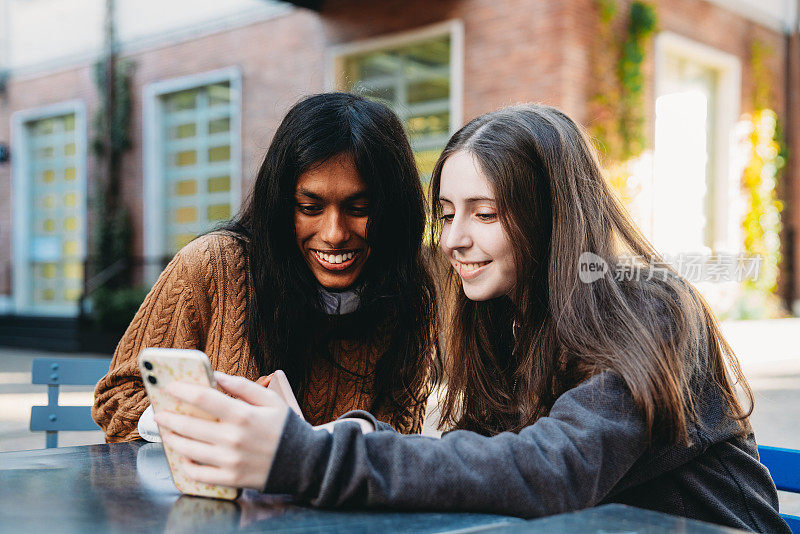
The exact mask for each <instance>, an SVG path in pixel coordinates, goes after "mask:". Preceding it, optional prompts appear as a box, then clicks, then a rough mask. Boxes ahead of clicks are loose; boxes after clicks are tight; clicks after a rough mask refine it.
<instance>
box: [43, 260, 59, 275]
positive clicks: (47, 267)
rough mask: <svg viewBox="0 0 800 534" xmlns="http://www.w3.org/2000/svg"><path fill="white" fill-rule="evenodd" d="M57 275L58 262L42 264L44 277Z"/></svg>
mask: <svg viewBox="0 0 800 534" xmlns="http://www.w3.org/2000/svg"><path fill="white" fill-rule="evenodd" d="M55 277H56V264H55V263H44V264H42V278H55Z"/></svg>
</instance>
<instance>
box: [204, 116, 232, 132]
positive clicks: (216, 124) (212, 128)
mask: <svg viewBox="0 0 800 534" xmlns="http://www.w3.org/2000/svg"><path fill="white" fill-rule="evenodd" d="M230 129H231V119H230V117H224V118H222V119H214V120H213V121H208V133H210V134H215V133H220V132H227V131H228V130H230Z"/></svg>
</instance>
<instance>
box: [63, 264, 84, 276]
mask: <svg viewBox="0 0 800 534" xmlns="http://www.w3.org/2000/svg"><path fill="white" fill-rule="evenodd" d="M64 278H67V279H69V280H80V279H81V278H83V265H81V264H80V263H78V262H70V263H67V264H65V265H64Z"/></svg>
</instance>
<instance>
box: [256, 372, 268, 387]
mask: <svg viewBox="0 0 800 534" xmlns="http://www.w3.org/2000/svg"><path fill="white" fill-rule="evenodd" d="M270 380H272V373H270V374H268V375H266V376H259V377H258V380H256V384H258V385H259V386H264V387H267V386H269V382H270Z"/></svg>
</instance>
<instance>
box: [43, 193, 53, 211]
mask: <svg viewBox="0 0 800 534" xmlns="http://www.w3.org/2000/svg"><path fill="white" fill-rule="evenodd" d="M55 205H56V197H55V196H53V195H45V196H43V197H42V207H43V208H52V207H53V206H55Z"/></svg>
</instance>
